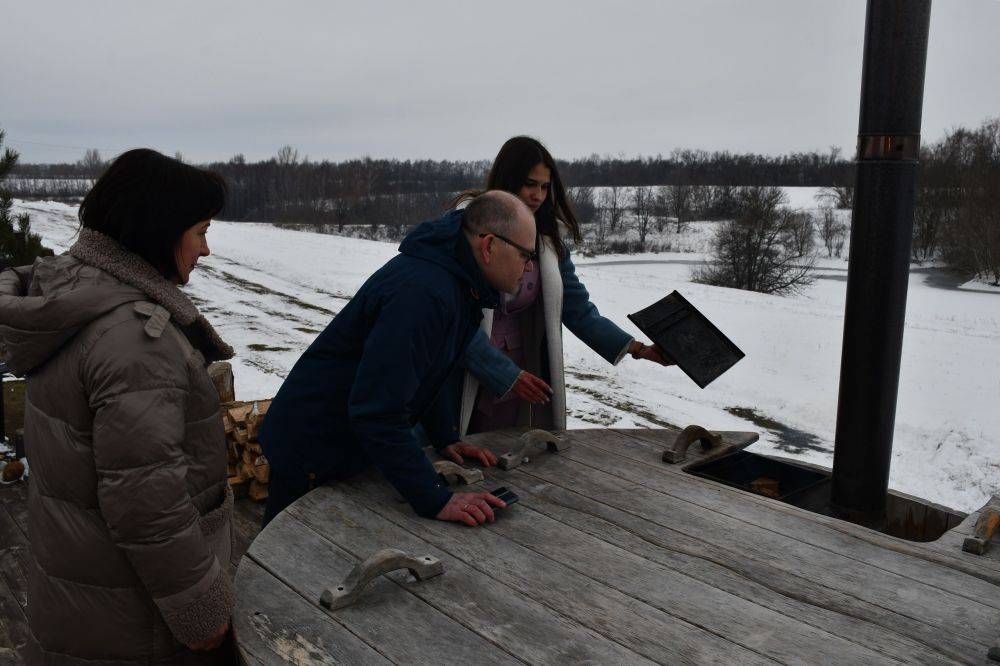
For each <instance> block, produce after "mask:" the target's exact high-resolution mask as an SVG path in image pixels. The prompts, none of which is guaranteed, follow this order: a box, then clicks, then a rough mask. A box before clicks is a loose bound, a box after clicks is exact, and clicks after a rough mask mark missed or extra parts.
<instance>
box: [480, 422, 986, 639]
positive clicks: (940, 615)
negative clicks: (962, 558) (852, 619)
mask: <svg viewBox="0 0 1000 666" xmlns="http://www.w3.org/2000/svg"><path fill="white" fill-rule="evenodd" d="M581 461H582V463H581ZM584 463H586V464H584ZM601 468H604V469H609V470H614V472H615V474H614V475H612V474H609V473H607V472H603V471H601ZM519 469H520V470H522V471H524V472H526V473H530V474H531V475H533V476H535V477H537V479H538V480H539V481H544V482H548V483H555V484H557V485H560V486H562V487H563V488H566V489H569V490H572V489H579V488H580V487H581V486H583V487H586V493H587V495H588V496H589V497H591V498H592V499H595V500H598V501H601V502H604V503H606V504H609V505H611V506H614V507H616V508H618V509H620V510H623V511H626V512H633V513H636V512H637V511H638V512H639V513H638V514H637V515H641V516H642V517H644V518H645V519H647V520H650V521H652V522H655V523H657V524H659V525H661V526H664V527H670V528H673V529H676V530H677V531H680V532H682V533H684V534H686V535H687V536H690V537H692V538H696V539H698V540H701V541H704V542H706V544H707V545H708V546H709V547H711V548H713V549H727V548H729V547H731V546H732V545H733V544H739V545H740V550H741V557H743V558H746V557H749V558H752V559H756V560H759V561H769V562H771V563H772V564H773V566H775V567H777V568H781V569H783V570H785V571H786V572H788V573H791V574H794V575H797V576H800V577H802V578H806V579H810V580H814V581H816V582H818V583H820V584H822V585H824V586H826V587H829V588H831V589H833V590H839V591H841V592H843V593H846V594H848V595H850V596H853V597H856V598H858V599H860V600H863V601H865V602H867V603H870V604H874V605H877V606H881V607H883V608H884V609H885V612H895V613H896V614H897V615H899V616H901V617H909V618H911V619H914V620H917V621H919V622H922V623H925V624H926V625H927V627H926V629H927V630H930V631H931V632H932V633H933V632H934V631H938V632H940V630H942V629H943V630H945V632H946V633H947V634H948V637H949V638H948V640H954V638H953V637H955V636H961V637H964V638H965V639H967V640H968V641H971V642H972V643H973V644H978V643H979V642H980V641H982V640H984V639H983V638H982V637H983V636H988V635H990V633H991V632H992V631H994V630H995V625H996V613H995V611H993V610H992V609H991V608H990V607H988V606H987V605H985V603H980V602H979V601H976V600H970V599H968V598H963V597H961V596H959V595H955V594H952V593H951V592H949V591H945V590H941V589H938V588H935V587H933V586H929V585H926V584H923V583H921V582H918V581H914V580H910V579H906V578H903V577H901V576H898V575H895V574H892V573H890V572H887V571H884V570H881V569H877V568H875V567H872V566H868V565H867V564H865V563H863V562H860V561H858V560H854V559H851V558H848V557H845V556H843V555H841V554H839V553H836V552H833V551H829V550H825V549H822V548H818V547H815V546H812V545H811V544H807V543H805V542H802V541H799V540H797V539H795V538H793V537H788V536H785V535H783V534H780V533H778V532H776V531H773V530H770V529H764V528H761V527H759V526H756V525H753V524H751V523H749V522H747V521H742V520H736V519H733V518H732V517H730V516H728V515H725V513H723V512H720V511H715V510H712V509H706V508H705V507H703V506H701V505H699V504H696V503H692V502H688V501H684V500H679V499H678V498H676V497H674V496H673V495H671V494H669V493H667V492H666V491H664V490H663V488H664V487H667V488H670V489H671V490H672V491H673V490H674V489H673V487H672V486H671V485H670V484H673V483H674V482H675V481H676V480H677V478H678V477H677V476H676V475H674V476H665V475H664V474H663V473H662V472H661V471H660V470H658V469H654V468H651V467H649V466H645V465H642V464H636V463H633V462H631V461H629V460H627V459H625V458H622V457H619V456H614V455H612V454H609V453H608V452H606V451H603V450H600V449H595V448H591V447H590V446H589V445H587V444H586V443H584V442H583V441H582V438H578V439H576V440H575V445H574V446H573V447H572V448H570V449H568V450H567V451H566V452H565V453H560V454H556V455H540V456H538V457H536V458H534V459H533V460H532V462H531V464H529V465H522V466H521V468H519ZM495 473H496V474H500V472H495ZM616 475H617V476H616ZM497 478H500V477H497ZM584 480H585V482H584ZM685 481H686V483H688V484H697V483H703V484H705V488H703V489H702V490H703V492H704V493H715V494H717V495H718V496H719V497H721V498H722V499H719V498H716V499H715V501H714V503H715V504H719V503H723V504H724V503H725V502H727V501H728V502H730V503H732V502H734V501H738V500H740V499H741V498H743V497H749V495H748V494H746V493H739V492H738V491H734V490H731V489H729V488H726V487H723V486H719V485H718V484H709V483H708V482H705V481H703V480H700V479H698V478H697V477H690V479H688V480H685ZM643 483H645V484H648V485H649V486H652V487H647V486H644V485H642V484H643ZM733 493H735V497H734V496H733ZM700 499H701V501H705V500H704V498H700ZM756 508H757V512H758V513H765V512H766V507H765V508H763V509H762V508H761V507H760V506H759V505H757V507H756ZM780 515H781V514H779V516H780ZM772 518H773V517H772ZM757 519H758V520H760V518H759V517H758V518H757ZM763 522H767V521H763ZM841 536H844V535H841ZM920 562H921V563H922V564H923V565H925V567H926V568H931V567H932V565H929V564H928V563H927V562H923V561H920ZM952 573H954V572H952ZM970 580H972V581H974V582H975V583H976V584H981V585H982V586H985V587H986V588H989V594H990V595H992V596H996V592H997V590H996V588H995V587H993V586H990V585H989V584H987V583H985V582H983V581H979V580H977V579H972V578H970ZM908 635H910V636H911V637H914V638H915V636H913V635H912V634H908Z"/></svg>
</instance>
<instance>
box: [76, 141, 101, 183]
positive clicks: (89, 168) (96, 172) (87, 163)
mask: <svg viewBox="0 0 1000 666" xmlns="http://www.w3.org/2000/svg"><path fill="white" fill-rule="evenodd" d="M77 164H79V165H80V167H81V169H83V172H84V173H85V174H86V175H87V177H88V178H90V180H91V181H95V180H97V178H98V177H99V176H100V175H101V173H103V172H104V169H105V167H107V162H105V161H104V158H103V157H101V151H99V150H98V149H97V148H89V149H88V150H87V152H85V153H84V154H83V157H82V158H80V161H79V162H77Z"/></svg>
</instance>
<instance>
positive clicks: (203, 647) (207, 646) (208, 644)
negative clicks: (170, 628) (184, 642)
mask: <svg viewBox="0 0 1000 666" xmlns="http://www.w3.org/2000/svg"><path fill="white" fill-rule="evenodd" d="M228 633H229V622H226V623H225V624H224V625H222V626H221V627H220V628H219V630H218V631H216V632H215V633H214V634H212V635H211V636H209V637H208V638H206V639H205V640H203V641H199V642H197V643H191V644H190V645H188V648H189V649H191V650H194V651H195V652H208V651H209V650H214V649H215V648H217V647H219V646H220V645H222V641H224V640H226V634H228Z"/></svg>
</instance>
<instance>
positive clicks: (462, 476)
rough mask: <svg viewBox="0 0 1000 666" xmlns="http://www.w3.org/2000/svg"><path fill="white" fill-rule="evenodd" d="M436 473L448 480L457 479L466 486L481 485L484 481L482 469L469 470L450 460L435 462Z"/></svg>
mask: <svg viewBox="0 0 1000 666" xmlns="http://www.w3.org/2000/svg"><path fill="white" fill-rule="evenodd" d="M434 471H436V472H437V473H438V474H440V475H442V476H444V477H445V478H446V479H450V478H451V477H457V478H458V480H459V481H461V482H462V483H464V484H465V485H470V484H473V483H479V482H480V481H482V480H483V471H482V470H481V469H468V468H465V467H462V466H461V465H458V464H456V463H453V462H452V461H450V460H438V461H437V462H435V463H434Z"/></svg>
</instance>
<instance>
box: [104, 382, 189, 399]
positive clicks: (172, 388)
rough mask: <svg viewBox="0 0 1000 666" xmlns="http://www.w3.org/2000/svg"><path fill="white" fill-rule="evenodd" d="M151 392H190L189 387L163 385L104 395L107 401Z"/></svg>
mask: <svg viewBox="0 0 1000 666" xmlns="http://www.w3.org/2000/svg"><path fill="white" fill-rule="evenodd" d="M150 391H181V392H182V393H186V392H187V391H188V388H187V387H184V386H177V385H176V384H163V385H161V386H144V387H142V388H137V389H128V390H127V391H119V392H118V393H107V394H105V395H104V397H105V399H111V398H120V397H122V396H124V395H132V394H133V393H149V392H150Z"/></svg>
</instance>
